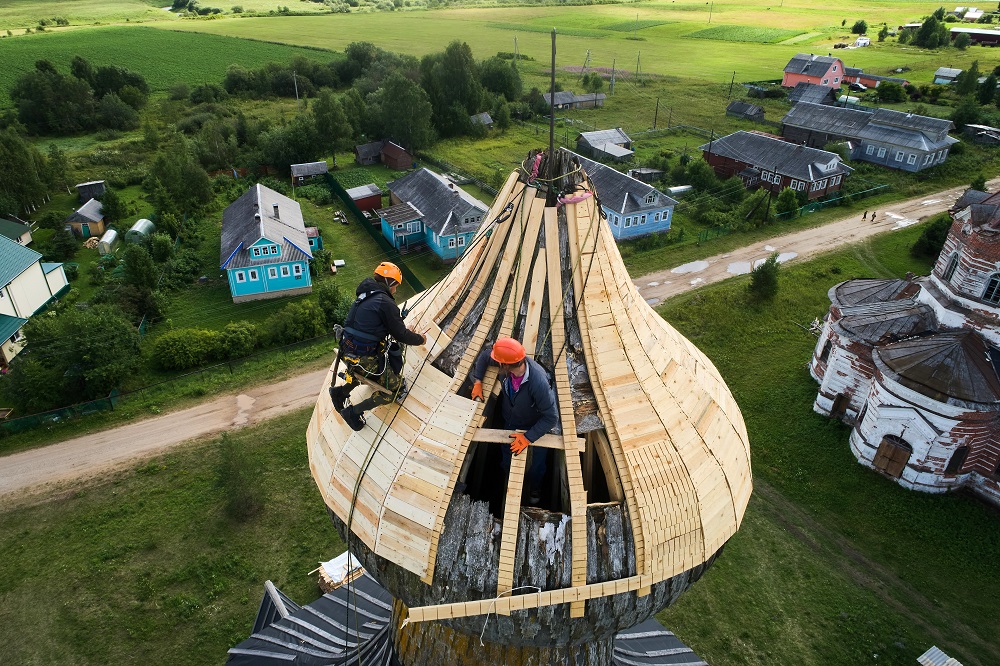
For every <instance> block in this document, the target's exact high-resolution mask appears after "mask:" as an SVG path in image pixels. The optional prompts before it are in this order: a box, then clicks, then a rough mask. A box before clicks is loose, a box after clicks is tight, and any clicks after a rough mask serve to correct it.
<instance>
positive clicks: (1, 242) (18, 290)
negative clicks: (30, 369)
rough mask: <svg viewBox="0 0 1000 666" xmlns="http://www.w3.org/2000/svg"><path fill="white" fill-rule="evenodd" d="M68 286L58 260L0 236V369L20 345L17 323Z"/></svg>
mask: <svg viewBox="0 0 1000 666" xmlns="http://www.w3.org/2000/svg"><path fill="white" fill-rule="evenodd" d="M67 289H69V280H67V279H66V273H65V271H63V265H62V264H51V263H46V262H43V261H42V255H40V254H38V253H37V252H35V251H34V250H32V249H30V248H27V247H24V246H23V245H20V244H18V243H16V242H14V241H12V240H10V239H9V238H7V237H5V236H0V369H6V368H7V366H8V364H9V363H10V361H11V359H13V358H14V357H15V356H17V354H18V352H20V351H21V349H22V348H23V347H24V336H23V335H22V334H21V327H23V326H24V325H25V324H26V323H27V322H28V318H29V317H31V316H32V315H34V314H35V313H37V312H39V311H41V310H43V309H44V308H45V306H46V305H48V304H49V302H50V301H52V300H53V299H55V298H56V297H57V296H59V295H60V294H62V292H63V291H65V290H67Z"/></svg>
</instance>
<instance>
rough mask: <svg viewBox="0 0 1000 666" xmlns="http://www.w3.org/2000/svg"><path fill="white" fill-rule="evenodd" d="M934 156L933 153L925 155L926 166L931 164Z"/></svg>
mask: <svg viewBox="0 0 1000 666" xmlns="http://www.w3.org/2000/svg"><path fill="white" fill-rule="evenodd" d="M933 157H934V155H933V154H932V155H924V166H927V165H928V164H930V163H931V159H932V158H933Z"/></svg>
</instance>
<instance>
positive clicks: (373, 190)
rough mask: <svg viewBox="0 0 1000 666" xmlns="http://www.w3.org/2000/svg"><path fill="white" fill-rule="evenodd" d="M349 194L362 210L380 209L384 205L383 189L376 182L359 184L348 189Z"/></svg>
mask: <svg viewBox="0 0 1000 666" xmlns="http://www.w3.org/2000/svg"><path fill="white" fill-rule="evenodd" d="M347 196H349V197H351V201H353V202H354V205H355V206H357V207H358V208H359V209H360V210H361V211H366V210H378V209H379V208H381V207H382V190H381V189H380V188H379V186H378V185H376V184H375V183H368V184H367V185H359V186H358V187H352V188H351V189H349V190H347Z"/></svg>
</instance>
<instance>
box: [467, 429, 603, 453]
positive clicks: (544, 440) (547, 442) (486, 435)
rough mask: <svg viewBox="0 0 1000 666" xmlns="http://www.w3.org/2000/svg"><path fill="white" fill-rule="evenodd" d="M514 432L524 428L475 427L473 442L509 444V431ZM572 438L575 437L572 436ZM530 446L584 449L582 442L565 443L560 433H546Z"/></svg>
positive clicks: (579, 450)
mask: <svg viewBox="0 0 1000 666" xmlns="http://www.w3.org/2000/svg"><path fill="white" fill-rule="evenodd" d="M515 432H525V431H524V430H502V429H499V428H477V429H476V430H475V431H474V432H473V434H472V441H473V442H489V443H492V444H510V436H511V433H515ZM573 439H574V440H576V439H577V438H576V437H574V438H573ZM531 446H540V447H542V448H544V449H566V447H567V446H572V449H570V450H573V451H577V452H582V451H583V450H584V448H583V444H582V443H577V442H575V441H572V442H570V443H568V444H567V442H566V441H565V438H564V437H563V436H562V435H553V434H550V433H546V434H544V435H542V436H541V437H539V438H538V439H536V440H535V441H534V442H531Z"/></svg>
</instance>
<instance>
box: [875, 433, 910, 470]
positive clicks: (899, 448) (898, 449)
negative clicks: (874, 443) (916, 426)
mask: <svg viewBox="0 0 1000 666" xmlns="http://www.w3.org/2000/svg"><path fill="white" fill-rule="evenodd" d="M912 453H913V447H912V446H910V445H909V444H908V443H907V442H906V440H904V439H903V438H902V437H898V436H896V435H886V436H885V437H883V438H882V443H881V444H879V445H878V451H877V452H876V453H875V461H874V463H873V464H874V465H875V469H877V470H878V471H880V472H882V473H884V474H885V475H886V476H891V477H892V478H894V479H898V478H899V477H901V476H902V475H903V469H904V468H905V467H906V463H908V462H909V461H910V455H911V454H912Z"/></svg>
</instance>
